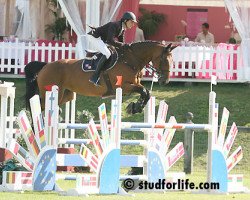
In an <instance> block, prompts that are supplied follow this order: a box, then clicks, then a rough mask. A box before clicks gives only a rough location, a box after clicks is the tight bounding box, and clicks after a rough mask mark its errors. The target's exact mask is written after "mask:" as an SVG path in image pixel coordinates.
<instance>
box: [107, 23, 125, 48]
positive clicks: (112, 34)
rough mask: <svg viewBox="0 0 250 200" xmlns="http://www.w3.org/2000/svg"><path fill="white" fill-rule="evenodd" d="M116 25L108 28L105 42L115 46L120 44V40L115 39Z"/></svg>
mask: <svg viewBox="0 0 250 200" xmlns="http://www.w3.org/2000/svg"><path fill="white" fill-rule="evenodd" d="M115 33H116V27H115V26H110V27H109V29H108V38H107V42H108V44H111V45H113V46H115V47H120V46H122V44H123V43H122V42H118V41H116V40H115V37H116V34H115Z"/></svg>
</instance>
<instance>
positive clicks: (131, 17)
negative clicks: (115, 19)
mask: <svg viewBox="0 0 250 200" xmlns="http://www.w3.org/2000/svg"><path fill="white" fill-rule="evenodd" d="M128 20H132V21H133V22H135V23H137V20H136V16H135V14H134V13H133V12H125V13H124V14H123V16H122V21H128Z"/></svg>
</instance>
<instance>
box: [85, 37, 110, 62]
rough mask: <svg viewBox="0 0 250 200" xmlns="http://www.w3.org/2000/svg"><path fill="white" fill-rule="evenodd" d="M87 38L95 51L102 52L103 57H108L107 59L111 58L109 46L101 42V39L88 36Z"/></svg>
mask: <svg viewBox="0 0 250 200" xmlns="http://www.w3.org/2000/svg"><path fill="white" fill-rule="evenodd" d="M87 37H88V41H89V43H90V44H91V45H93V47H94V48H95V50H97V51H100V52H101V53H102V54H103V55H105V56H106V57H107V59H109V57H110V56H111V52H110V51H109V49H108V47H107V45H106V44H105V43H104V42H103V41H102V40H101V38H100V37H99V38H95V37H93V36H92V35H87Z"/></svg>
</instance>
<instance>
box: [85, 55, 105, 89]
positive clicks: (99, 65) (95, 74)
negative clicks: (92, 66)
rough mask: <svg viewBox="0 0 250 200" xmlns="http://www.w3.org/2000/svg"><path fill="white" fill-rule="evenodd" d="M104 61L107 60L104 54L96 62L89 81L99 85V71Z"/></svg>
mask: <svg viewBox="0 0 250 200" xmlns="http://www.w3.org/2000/svg"><path fill="white" fill-rule="evenodd" d="M106 61H107V58H106V56H105V55H102V57H101V58H100V60H99V62H98V64H97V67H96V70H95V72H94V74H93V76H92V77H91V78H90V79H89V81H90V82H91V83H94V84H95V85H96V86H100V84H99V79H100V73H101V70H102V67H103V66H104V64H105V62H106Z"/></svg>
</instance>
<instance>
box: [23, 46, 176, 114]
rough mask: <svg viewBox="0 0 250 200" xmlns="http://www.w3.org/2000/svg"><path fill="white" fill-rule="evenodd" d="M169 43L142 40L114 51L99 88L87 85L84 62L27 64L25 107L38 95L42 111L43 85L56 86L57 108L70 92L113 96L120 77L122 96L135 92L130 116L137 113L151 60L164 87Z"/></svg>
mask: <svg viewBox="0 0 250 200" xmlns="http://www.w3.org/2000/svg"><path fill="white" fill-rule="evenodd" d="M174 48H175V47H172V44H169V45H168V46H165V45H164V44H161V43H160V42H153V41H145V42H137V43H132V44H130V45H129V46H123V47H120V48H118V49H116V50H114V49H113V52H114V53H113V55H115V54H116V55H117V60H116V61H115V62H113V65H114V66H112V65H110V68H109V69H107V70H105V71H103V72H102V74H101V78H100V83H101V87H98V86H95V85H94V84H92V83H90V82H89V79H90V77H91V75H92V74H93V71H87V72H86V71H83V70H82V63H83V62H84V60H85V59H80V60H77V59H62V60H58V61H55V62H51V63H45V62H31V63H29V64H28V65H26V67H25V74H26V104H27V103H28V102H29V99H30V98H31V97H32V96H33V95H35V94H39V96H40V99H41V104H42V105H41V106H42V108H43V109H44V104H45V92H46V86H48V85H57V86H58V87H59V105H62V104H64V103H66V102H67V101H70V100H72V99H73V92H76V93H77V94H80V95H83V96H97V97H105V96H110V95H113V94H114V91H115V88H116V85H115V84H116V77H117V76H122V80H123V81H122V85H121V87H122V89H123V94H125V95H126V94H131V93H139V94H140V97H139V98H138V100H137V101H136V102H131V103H130V104H129V105H128V107H127V112H128V113H130V114H135V113H140V112H142V110H143V108H144V107H145V105H146V104H147V102H148V100H149V98H150V93H149V91H148V90H147V89H146V88H145V87H144V86H143V85H142V84H141V74H142V73H141V71H142V69H143V67H144V66H145V65H147V64H148V63H149V62H150V61H152V63H153V66H154V70H155V72H156V73H157V74H158V76H159V78H158V82H159V84H160V85H165V84H167V83H168V82H169V76H170V66H171V65H172V62H173V61H172V54H171V51H172V50H173V49H174Z"/></svg>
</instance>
